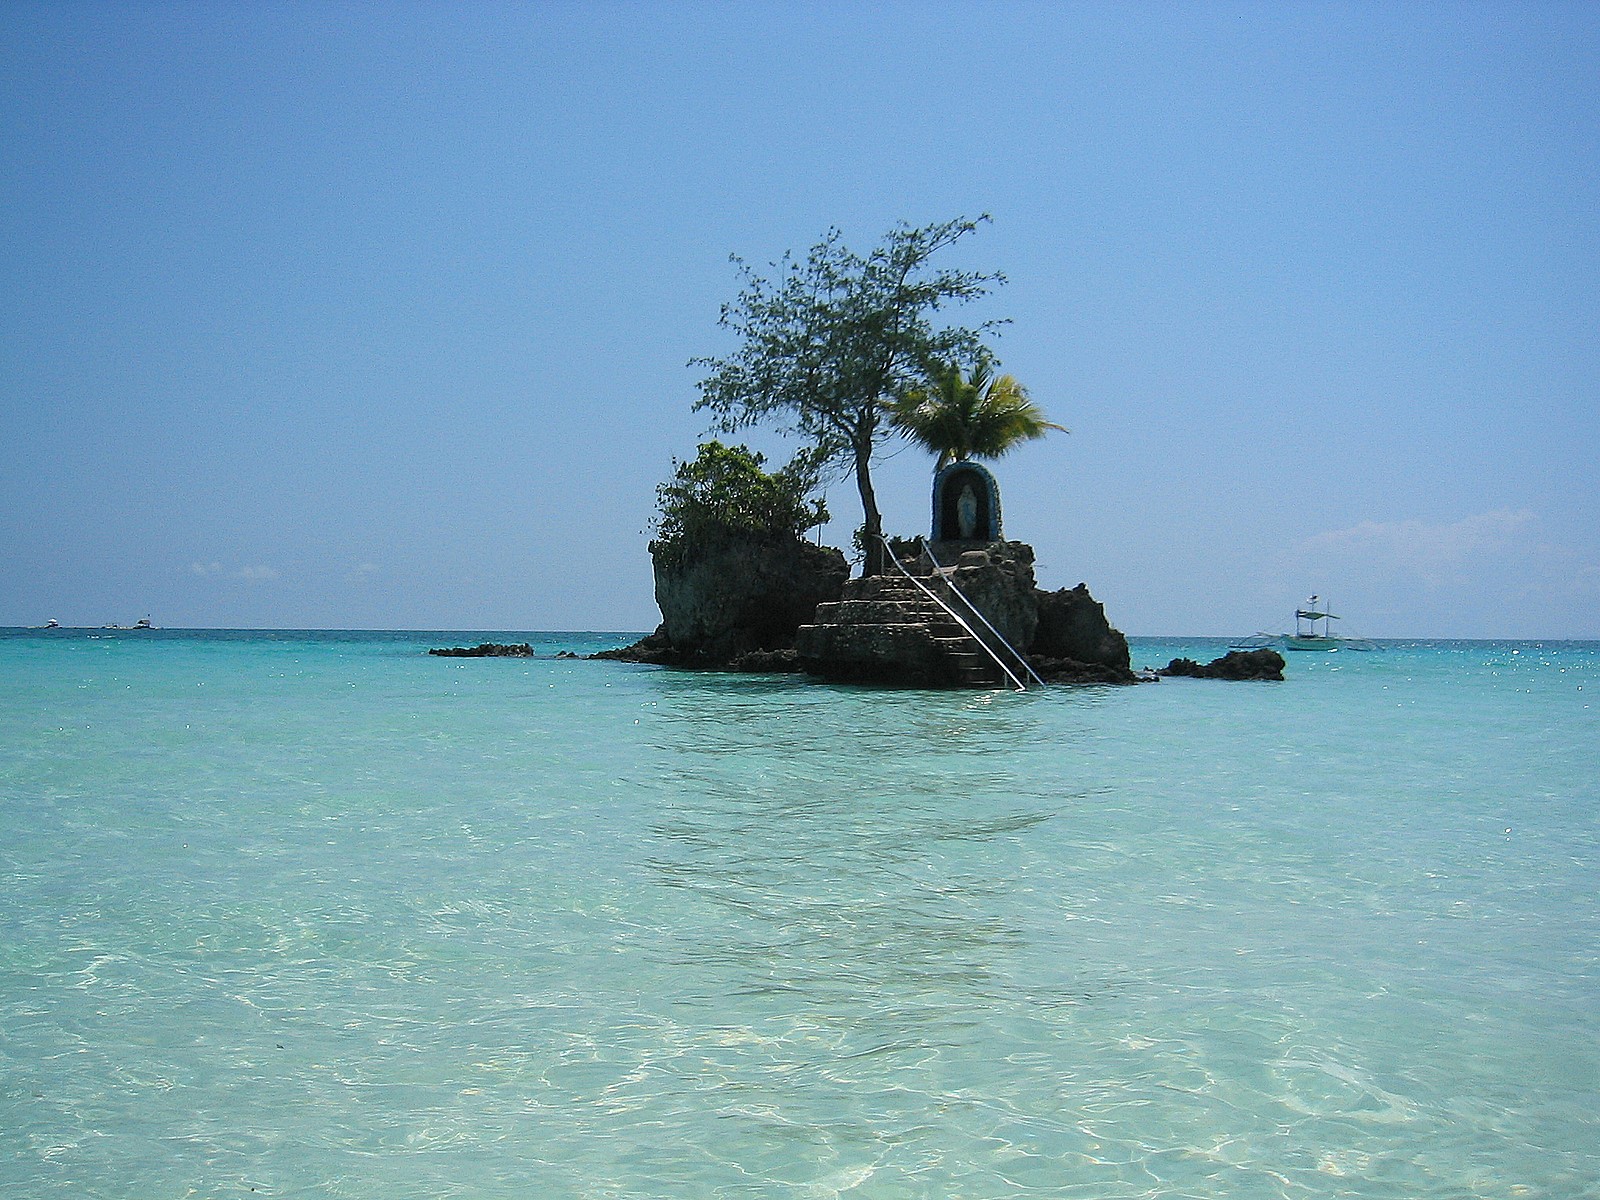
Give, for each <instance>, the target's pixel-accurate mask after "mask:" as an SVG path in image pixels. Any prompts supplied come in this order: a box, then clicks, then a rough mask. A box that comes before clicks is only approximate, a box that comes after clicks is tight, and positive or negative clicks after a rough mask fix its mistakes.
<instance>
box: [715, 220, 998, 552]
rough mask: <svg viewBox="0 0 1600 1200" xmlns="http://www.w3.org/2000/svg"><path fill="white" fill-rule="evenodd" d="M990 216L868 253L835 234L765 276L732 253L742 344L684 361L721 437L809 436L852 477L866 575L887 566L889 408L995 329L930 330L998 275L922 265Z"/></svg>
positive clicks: (727, 324) (819, 455)
mask: <svg viewBox="0 0 1600 1200" xmlns="http://www.w3.org/2000/svg"><path fill="white" fill-rule="evenodd" d="M988 219H989V218H988V217H987V216H983V217H980V218H978V220H977V221H969V220H966V219H965V218H958V219H956V220H952V221H945V222H942V223H938V224H933V225H925V226H923V227H921V228H917V229H913V228H911V227H910V226H908V225H905V224H901V225H899V226H897V227H896V228H895V229H893V230H891V231H890V232H889V233H888V234H887V235H886V236H885V237H884V239H883V242H882V244H880V245H879V246H878V247H877V248H876V249H874V250H873V251H872V252H871V253H869V254H867V255H865V256H862V255H859V254H856V253H855V252H853V251H851V250H850V249H848V248H847V247H845V246H844V245H843V243H842V242H841V240H840V234H839V231H838V230H836V229H835V230H831V231H829V233H828V235H827V236H826V237H825V238H824V239H823V240H822V241H821V242H819V243H817V244H816V245H815V246H813V247H812V248H811V251H810V253H809V254H808V255H807V256H806V258H805V259H804V261H800V260H797V259H795V258H794V257H793V256H792V255H790V254H785V255H784V256H783V258H782V259H781V260H780V261H779V262H777V263H775V264H773V269H774V271H775V272H776V274H775V275H774V276H773V278H771V279H764V278H762V277H761V276H759V275H757V274H755V273H754V272H753V271H752V270H751V269H750V268H749V267H748V266H746V265H745V263H744V262H743V260H742V259H740V258H739V257H738V256H734V258H733V261H734V262H735V263H737V264H738V265H739V269H740V272H741V274H742V275H743V277H744V281H745V286H744V290H743V291H741V292H740V293H739V296H738V298H737V299H736V300H734V301H733V302H732V303H730V304H725V305H723V306H722V317H721V321H720V324H721V325H722V326H723V327H724V328H726V329H730V330H732V331H733V332H734V333H736V334H737V335H738V336H739V338H740V340H741V344H740V347H739V349H738V350H737V351H735V352H734V353H733V354H732V355H730V356H729V357H727V358H723V359H716V358H697V359H694V360H693V361H692V362H691V364H690V365H692V366H701V367H706V368H708V369H709V371H710V374H708V375H707V376H706V377H705V378H704V379H702V380H701V381H700V385H699V386H700V399H699V400H698V401H697V402H696V404H695V408H696V409H710V410H711V411H712V412H714V413H715V414H716V415H717V417H718V426H719V428H721V429H722V430H724V431H728V432H731V431H733V430H736V429H740V428H743V427H745V426H748V425H752V424H756V423H760V422H767V421H770V422H773V423H775V424H777V425H778V426H779V427H780V428H782V429H783V431H784V432H786V433H790V434H795V435H798V436H800V437H802V438H804V439H806V440H807V442H808V443H809V446H810V449H811V452H812V455H813V457H814V460H815V461H816V462H817V463H819V464H825V465H830V466H835V467H842V468H846V469H848V470H850V471H851V472H853V474H854V475H855V481H856V488H857V491H859V493H860V495H861V508H862V512H863V515H864V516H865V519H866V520H865V525H864V526H863V530H862V532H863V534H864V540H865V542H866V550H867V562H866V567H865V570H866V572H867V574H869V575H870V574H875V573H877V572H879V571H881V570H882V568H883V546H882V542H881V540H880V539H881V535H882V532H883V517H882V515H881V514H880V512H879V511H878V501H877V495H876V493H875V492H874V490H873V486H872V454H873V451H874V449H875V448H876V447H877V445H878V443H879V441H880V440H881V439H882V438H884V437H885V436H887V434H888V433H889V431H890V426H889V417H890V415H891V412H892V409H893V406H894V404H895V402H896V401H897V400H899V399H900V397H902V396H903V395H904V394H905V393H906V392H907V391H909V390H911V389H912V388H914V387H916V386H917V385H918V384H919V383H920V382H921V381H922V379H923V378H924V375H925V364H926V363H928V362H930V361H956V362H961V361H966V362H973V361H976V360H977V359H978V357H979V356H980V354H981V348H982V335H983V334H984V333H985V332H987V331H989V330H991V329H992V328H993V326H994V325H995V324H996V323H995V322H992V321H991V322H985V323H984V324H982V325H980V326H978V327H976V328H967V327H963V326H950V327H946V328H936V327H935V325H934V317H935V314H937V312H938V311H939V310H940V309H941V308H943V307H945V306H946V305H949V304H954V303H957V302H964V301H968V300H974V299H977V298H978V297H980V296H984V295H986V294H987V293H988V292H989V289H990V286H991V285H992V284H995V283H1001V282H1004V278H1003V276H1001V275H999V274H983V273H979V272H975V271H957V270H946V269H934V268H933V267H932V266H930V264H929V260H930V259H931V258H932V257H933V255H935V254H937V253H938V252H939V251H940V250H943V249H944V248H946V247H947V246H950V245H952V244H953V243H955V242H957V241H959V240H960V239H961V238H963V237H965V236H966V235H967V234H969V233H972V232H973V231H974V230H975V229H977V227H978V225H979V223H980V222H984V221H987V220H988Z"/></svg>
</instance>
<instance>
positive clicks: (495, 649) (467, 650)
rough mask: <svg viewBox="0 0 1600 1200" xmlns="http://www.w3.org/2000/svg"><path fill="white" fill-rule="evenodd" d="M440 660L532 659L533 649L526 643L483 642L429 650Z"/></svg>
mask: <svg viewBox="0 0 1600 1200" xmlns="http://www.w3.org/2000/svg"><path fill="white" fill-rule="evenodd" d="M428 653H429V654H437V655H438V656H439V657H440V658H532V657H533V647H532V646H530V645H529V644H528V643H527V642H519V643H517V644H516V645H505V644H503V643H501V642H484V643H482V644H481V645H477V646H441V647H440V648H439V649H437V650H429V651H428Z"/></svg>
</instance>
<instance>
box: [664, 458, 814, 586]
mask: <svg viewBox="0 0 1600 1200" xmlns="http://www.w3.org/2000/svg"><path fill="white" fill-rule="evenodd" d="M765 465H766V458H765V457H764V456H763V455H761V454H758V453H756V452H755V451H753V450H751V449H749V448H748V447H746V446H724V445H723V444H722V443H721V442H715V441H713V442H705V443H703V444H702V445H701V446H700V448H699V453H698V454H697V455H696V457H695V458H694V460H693V461H692V462H682V463H680V462H677V461H676V460H674V462H673V474H672V478H671V479H669V480H667V482H665V483H663V484H661V485H660V486H659V487H658V488H656V507H657V516H656V537H655V540H654V541H652V542H651V543H650V550H651V552H652V553H654V554H657V555H660V556H661V557H663V558H665V559H667V560H669V561H672V560H677V561H681V560H682V558H683V556H684V554H685V553H686V552H687V550H688V548H689V547H690V546H692V545H693V544H695V543H696V542H699V541H703V540H705V539H706V538H708V537H712V536H715V535H717V534H719V533H742V534H748V535H753V536H755V537H765V538H799V537H801V536H802V535H803V534H804V533H805V531H806V530H808V529H811V528H813V527H814V526H817V525H821V524H823V523H824V522H826V521H827V520H828V510H827V507H826V506H825V505H824V504H823V502H822V501H821V500H810V499H808V498H807V497H808V495H809V494H810V492H811V491H812V490H813V489H814V488H815V487H816V484H817V472H816V466H815V464H814V463H813V462H812V461H811V460H810V459H809V458H808V457H806V456H804V455H801V456H798V457H797V458H796V459H795V461H794V462H791V463H790V464H789V465H788V466H787V467H784V468H783V469H782V470H780V471H774V472H771V473H769V472H767V471H764V470H762V467H763V466H765Z"/></svg>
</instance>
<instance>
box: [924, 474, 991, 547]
mask: <svg viewBox="0 0 1600 1200" xmlns="http://www.w3.org/2000/svg"><path fill="white" fill-rule="evenodd" d="M933 540H934V541H935V542H984V543H988V542H997V541H999V540H1000V488H999V486H998V485H997V484H996V483H995V481H994V476H993V475H991V474H989V472H988V471H987V470H986V469H985V468H983V467H980V466H979V465H978V464H977V463H975V462H966V461H962V462H954V463H951V464H950V465H949V466H948V467H945V468H944V470H942V471H940V472H939V473H938V474H937V475H935V476H934V477H933Z"/></svg>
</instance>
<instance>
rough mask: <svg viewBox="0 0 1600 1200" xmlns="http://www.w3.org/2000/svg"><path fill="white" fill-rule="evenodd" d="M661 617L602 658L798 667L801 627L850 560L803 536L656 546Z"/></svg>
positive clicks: (838, 588)
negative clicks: (674, 548) (671, 551)
mask: <svg viewBox="0 0 1600 1200" xmlns="http://www.w3.org/2000/svg"><path fill="white" fill-rule="evenodd" d="M651 558H652V561H653V563H654V567H655V582H656V604H657V606H658V607H659V608H660V609H661V616H662V621H661V625H660V626H659V627H658V628H657V629H656V631H655V632H654V633H652V634H651V635H650V636H649V637H646V638H644V639H642V640H640V641H639V642H637V643H635V644H634V645H632V646H629V647H626V648H624V649H622V650H610V651H603V652H602V653H600V654H598V655H596V656H595V657H597V658H620V659H625V660H627V661H631V662H647V663H660V664H663V665H668V666H679V667H698V668H710V669H727V670H752V671H779V670H789V671H793V670H796V669H798V663H797V660H796V658H795V656H794V655H793V653H792V651H793V649H794V639H795V631H796V630H797V629H798V628H799V627H800V626H801V625H802V624H804V623H807V622H809V621H811V619H812V617H813V615H814V614H815V613H816V611H817V606H818V605H819V604H823V603H826V602H828V601H832V600H837V599H838V598H839V596H840V594H841V592H842V591H843V590H844V584H845V580H846V579H847V578H848V577H849V574H850V568H849V565H848V564H847V563H846V562H845V559H844V555H843V554H841V553H840V552H839V551H838V550H834V549H831V548H827V547H823V546H813V545H811V544H810V543H808V542H802V541H800V540H799V539H785V538H763V537H758V536H754V535H750V534H743V533H733V532H726V533H719V534H716V535H714V536H712V537H708V538H704V539H702V540H701V541H700V542H699V543H697V544H696V545H695V547H694V552H693V553H692V554H686V555H680V556H669V555H665V554H663V553H661V551H660V550H659V548H658V547H655V546H652V547H651Z"/></svg>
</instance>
